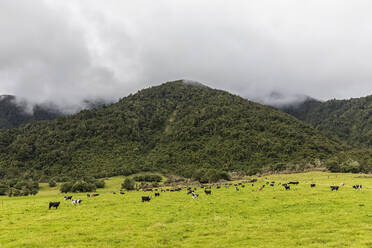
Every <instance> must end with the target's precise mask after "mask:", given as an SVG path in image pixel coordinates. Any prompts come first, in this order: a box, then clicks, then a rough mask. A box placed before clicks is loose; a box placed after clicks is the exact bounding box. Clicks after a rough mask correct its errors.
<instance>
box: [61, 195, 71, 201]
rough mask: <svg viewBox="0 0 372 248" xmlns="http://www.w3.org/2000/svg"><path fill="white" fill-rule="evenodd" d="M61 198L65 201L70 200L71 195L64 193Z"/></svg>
mask: <svg viewBox="0 0 372 248" xmlns="http://www.w3.org/2000/svg"><path fill="white" fill-rule="evenodd" d="M63 199H64V200H65V201H66V200H71V199H72V195H66V196H65V197H63Z"/></svg>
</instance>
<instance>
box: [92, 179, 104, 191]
mask: <svg viewBox="0 0 372 248" xmlns="http://www.w3.org/2000/svg"><path fill="white" fill-rule="evenodd" d="M94 184H95V185H96V188H97V189H101V188H104V187H105V181H104V180H96V181H95V183H94Z"/></svg>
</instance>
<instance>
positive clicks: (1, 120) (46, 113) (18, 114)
mask: <svg viewBox="0 0 372 248" xmlns="http://www.w3.org/2000/svg"><path fill="white" fill-rule="evenodd" d="M26 105H27V103H26V102H22V101H19V102H18V101H16V97H15V96H11V95H2V96H0V128H13V127H19V126H20V125H22V124H25V123H29V122H32V121H37V120H53V119H55V118H57V117H58V116H61V115H62V113H61V112H60V111H59V110H57V109H56V108H52V107H46V106H42V105H34V106H33V107H32V109H30V110H26V108H27V106H26Z"/></svg>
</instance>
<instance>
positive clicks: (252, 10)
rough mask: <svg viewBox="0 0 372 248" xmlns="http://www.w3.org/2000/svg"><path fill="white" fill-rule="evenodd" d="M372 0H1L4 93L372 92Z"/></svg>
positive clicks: (40, 98) (63, 102) (68, 100)
mask: <svg viewBox="0 0 372 248" xmlns="http://www.w3.org/2000/svg"><path fill="white" fill-rule="evenodd" d="M371 8H372V3H371V2H370V1H363V0H361V1H357V2H356V1H346V0H330V1H320V0H315V1H305V0H299V1H284V0H283V1H277V0H267V1H265V0H264V1H238V0H237V1H220V0H216V1H206V0H198V1H196V0H188V1H181V0H180V1H172V0H167V1H163V0H159V1H144V0H143V1H141V0H140V1H114V0H108V1H104V2H103V1H98V0H89V1H88V0H67V1H48V0H45V1H42V0H35V1H32V2H31V1H27V0H4V1H1V2H0V34H1V37H2V38H1V39H0V94H15V95H17V96H20V97H22V98H26V99H28V100H29V101H31V102H35V103H42V102H54V103H55V104H57V105H59V106H64V107H66V108H68V109H70V110H71V111H73V109H76V108H77V106H79V104H80V103H81V102H82V101H83V100H85V99H88V100H89V99H96V98H100V99H104V100H107V101H109V100H116V99H118V98H119V97H124V96H126V95H127V94H129V93H133V92H135V91H137V90H139V89H141V88H143V87H148V86H151V85H156V84H159V83H162V82H165V81H171V80H175V79H181V78H185V79H190V80H197V81H200V82H202V83H205V84H207V85H208V86H210V87H214V88H220V89H225V90H228V91H231V92H233V93H235V94H239V95H241V96H243V97H247V98H249V99H254V100H256V99H260V98H261V99H266V98H267V96H270V94H271V93H272V92H280V93H281V94H287V95H288V96H293V95H298V94H301V95H310V96H312V97H314V98H318V99H322V100H326V99H331V98H350V97H360V96H365V95H369V94H372V83H371V81H372V70H371V67H372V63H371V59H370V58H371V57H372V49H371V48H370V44H371V43H372V28H371V26H370V23H371V22H372V15H370V9H371Z"/></svg>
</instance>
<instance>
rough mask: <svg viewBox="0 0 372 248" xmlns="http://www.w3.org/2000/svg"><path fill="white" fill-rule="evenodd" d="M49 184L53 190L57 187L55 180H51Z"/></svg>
mask: <svg viewBox="0 0 372 248" xmlns="http://www.w3.org/2000/svg"><path fill="white" fill-rule="evenodd" d="M48 184H49V187H51V188H53V187H55V186H57V182H56V181H55V180H54V179H51V180H49V182H48Z"/></svg>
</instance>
